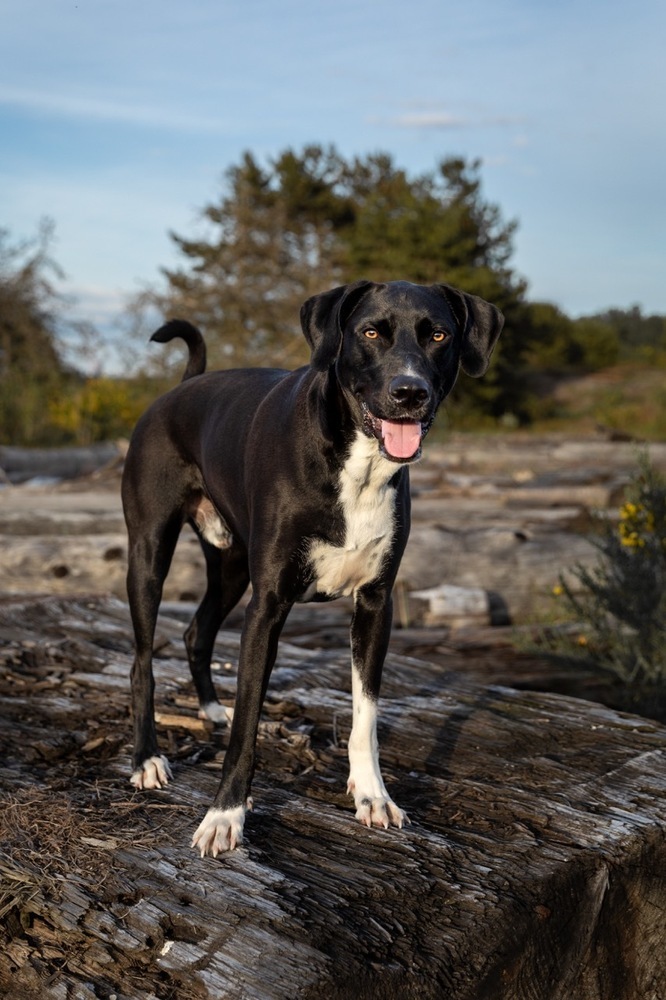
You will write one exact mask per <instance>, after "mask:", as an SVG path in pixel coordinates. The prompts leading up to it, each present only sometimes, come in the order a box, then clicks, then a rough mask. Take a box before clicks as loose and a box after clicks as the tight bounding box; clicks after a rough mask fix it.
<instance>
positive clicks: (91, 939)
mask: <svg viewBox="0 0 666 1000" xmlns="http://www.w3.org/2000/svg"><path fill="white" fill-rule="evenodd" d="M181 631H182V624H180V623H178V622H177V621H175V620H173V619H170V618H166V617H163V618H161V619H160V625H159V635H158V647H159V649H158V656H157V659H156V680H157V707H158V712H159V713H160V717H161V718H162V719H163V721H164V722H166V723H167V725H161V726H160V733H161V738H162V740H163V746H164V748H165V750H166V752H167V753H168V755H169V757H170V759H171V760H172V762H173V767H174V774H175V781H174V783H173V785H172V786H170V787H169V789H167V790H165V791H163V792H151V793H136V792H134V791H133V789H132V788H131V786H130V785H129V782H128V777H129V742H128V741H129V738H130V723H129V717H128V701H129V699H128V674H129V668H130V663H131V647H130V628H129V621H128V614H127V609H126V607H125V605H124V604H122V603H121V602H120V601H115V600H92V599H83V598H82V599H79V600H77V599H60V600H56V599H44V600H41V601H39V600H32V601H30V600H27V599H26V600H20V599H12V600H10V601H6V602H5V603H4V604H2V605H0V643H1V644H2V648H1V650H0V667H1V670H0V696H1V702H2V722H0V744H1V749H2V761H3V763H2V765H1V767H0V776H1V779H2V788H3V798H4V803H3V811H2V823H1V825H2V841H3V843H2V861H1V862H0V875H1V876H2V889H1V895H0V914H1V915H2V934H3V940H2V944H1V949H0V951H1V957H0V990H2V991H4V995H6V996H11V997H39V998H40V1000H41V998H44V1000H51V998H53V1000H56V998H57V1000H60V998H65V997H69V996H76V997H77V1000H88V998H93V997H95V998H102V997H103V998H109V997H110V996H111V995H112V994H115V996H116V997H118V998H120V1000H148V998H153V997H159V998H175V997H177V998H178V1000H189V998H203V997H211V998H221V997H230V998H241V997H243V998H253V1000H254V998H259V1000H263V998H266V1000H283V998H284V1000H291V998H294V997H304V998H320V997H326V998H347V997H349V998H361V1000H366V998H367V1000H370V998H375V997H377V998H380V997H381V998H382V1000H386V998H390V997H394V996H395V997H401V998H417V997H418V998H441V997H446V998H448V1000H485V998H487V1000H529V998H535V1000H560V998H561V1000H602V998H603V1000H609V998H612V1000H634V998H636V1000H638V998H641V1000H642V998H645V1000H647V998H651V1000H659V998H661V997H666V947H665V946H664V944H665V942H664V930H663V913H664V909H665V907H666V730H664V729H663V728H660V727H659V726H658V725H657V724H655V723H651V722H648V721H646V720H643V719H639V718H634V717H631V716H622V715H619V714H616V713H614V712H612V711H610V710H607V709H604V708H602V707H600V706H598V705H594V704H591V703H586V702H582V701H578V700H576V699H571V698H564V697H560V696H557V695H547V694H541V693H534V692H531V693H530V692H523V693H518V692H516V691H513V690H510V689H508V688H505V687H501V686H490V687H483V686H481V685H478V684H473V683H471V682H469V681H468V680H466V679H465V678H464V676H462V675H461V674H460V673H457V672H456V671H455V669H451V670H445V669H443V668H442V667H441V666H439V667H436V666H433V665H432V664H430V663H427V662H422V661H419V660H416V659H412V658H409V657H406V656H398V655H393V656H390V657H389V658H388V660H387V664H386V669H385V683H384V688H383V698H382V711H381V719H382V722H381V725H380V746H381V754H382V761H383V767H384V772H385V776H386V779H387V784H388V786H389V789H390V791H391V794H392V795H393V797H394V798H395V799H396V801H397V802H398V803H399V804H400V805H401V806H403V808H405V809H407V811H408V812H409V814H410V816H411V818H412V825H411V826H410V827H408V828H407V829H405V830H403V831H396V830H392V831H388V832H387V831H383V830H372V831H371V830H366V829H365V828H362V827H360V826H359V825H358V824H357V823H356V822H355V820H354V817H353V810H352V808H351V800H350V799H348V798H347V796H346V795H345V794H344V788H345V779H346V772H347V767H346V738H347V736H348V733H349V729H350V721H351V720H350V707H351V699H350V695H349V669H348V654H347V653H346V652H343V651H341V650H336V649H329V650H315V649H307V648H303V647H298V646H296V645H293V644H289V643H283V644H282V646H281V651H280V656H279V658H278V665H277V667H276V669H275V671H274V673H273V678H272V682H271V686H270V689H269V698H268V702H267V705H266V711H265V713H264V717H263V722H262V725H261V732H260V735H259V741H258V767H257V776H256V779H255V788H254V793H255V806H256V808H255V812H254V813H252V814H250V815H249V816H248V820H247V824H246V838H247V843H246V845H245V846H244V847H243V848H241V849H240V850H238V851H236V852H235V853H233V854H231V855H230V856H227V857H223V858H222V859H218V860H216V861H214V860H212V859H206V860H203V861H202V860H201V859H200V858H199V857H198V856H197V855H196V854H195V853H194V852H193V851H191V850H190V848H189V841H190V837H191V834H192V831H193V829H194V828H195V827H196V825H197V824H198V822H199V820H200V819H201V817H202V815H203V813H204V811H205V810H206V808H207V806H208V803H209V802H210V799H211V797H212V795H213V793H214V790H215V787H216V785H217V781H218V774H219V766H220V759H221V757H222V755H223V754H224V748H225V745H226V732H225V730H224V729H220V728H213V727H212V726H211V725H206V724H204V723H201V722H199V721H198V720H197V719H196V705H195V700H194V696H193V691H192V688H191V684H190V681H189V677H188V671H187V666H186V663H185V660H184V654H183V649H182V643H181V640H180V633H181ZM237 652H238V637H237V635H236V634H234V633H231V632H224V633H222V634H221V636H220V639H219V642H218V647H217V655H218V660H219V665H218V669H217V671H216V679H217V684H218V689H219V691H220V695H221V698H222V699H223V700H225V701H227V702H228V703H231V702H232V700H233V692H234V686H235V665H236V662H237ZM450 662H451V666H452V668H454V667H455V666H456V661H455V657H453V656H451V657H450Z"/></svg>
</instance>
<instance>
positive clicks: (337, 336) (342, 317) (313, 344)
mask: <svg viewBox="0 0 666 1000" xmlns="http://www.w3.org/2000/svg"><path fill="white" fill-rule="evenodd" d="M371 285H372V282H371V281H355V282H354V283H353V284H352V285H340V286H339V287H338V288H332V289H331V290H330V291H329V292H322V293H321V294H320V295H313V296H312V298H311V299H307V300H306V301H305V302H304V303H303V305H302V306H301V327H302V328H303V333H304V334H305V339H306V340H307V342H308V344H309V345H310V350H311V351H312V358H311V364H312V367H313V368H316V369H317V371H326V370H327V369H328V368H330V366H331V365H332V364H335V361H336V360H337V357H338V354H339V353H340V348H341V346H342V328H343V326H344V324H345V323H346V322H347V320H348V319H349V317H350V316H351V314H352V311H353V309H354V307H355V306H356V305H358V303H359V302H360V300H361V298H362V297H363V295H364V294H365V292H366V291H367V290H368V288H370V286H371Z"/></svg>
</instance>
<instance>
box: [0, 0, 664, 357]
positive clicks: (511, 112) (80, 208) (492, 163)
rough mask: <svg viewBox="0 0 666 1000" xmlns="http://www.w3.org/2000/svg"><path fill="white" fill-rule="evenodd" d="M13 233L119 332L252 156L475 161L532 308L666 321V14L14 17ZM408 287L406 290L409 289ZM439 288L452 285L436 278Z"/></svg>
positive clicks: (2, 156)
mask: <svg viewBox="0 0 666 1000" xmlns="http://www.w3.org/2000/svg"><path fill="white" fill-rule="evenodd" d="M0 15H1V17H2V22H1V23H2V31H1V32H0V228H4V229H6V230H8V231H9V233H10V235H11V238H12V241H18V240H23V239H27V238H29V237H31V236H33V235H34V234H35V233H36V231H37V227H38V224H39V220H40V219H42V218H44V217H49V218H50V219H52V220H53V221H54V223H55V233H56V237H55V242H54V245H53V248H52V249H53V256H54V257H55V259H56V260H57V261H58V263H59V264H60V266H61V267H62V268H63V270H64V272H65V274H66V278H65V279H64V280H63V281H62V282H61V286H60V287H61V290H62V291H63V292H64V293H66V294H67V295H69V296H71V297H72V299H73V305H72V310H73V313H75V314H76V315H77V316H78V317H79V318H85V319H87V320H89V321H91V322H92V323H94V324H95V325H96V326H97V327H98V328H99V329H100V330H101V331H103V332H107V333H108V336H109V337H112V335H113V333H112V331H113V329H114V326H115V325H116V321H117V319H118V317H119V316H120V315H121V314H122V311H123V309H124V308H125V305H126V303H127V301H128V300H129V298H130V297H131V296H132V295H134V294H136V293H137V292H138V291H140V290H141V289H142V288H144V287H146V286H147V285H155V284H157V285H159V284H160V280H161V276H160V268H162V267H169V266H173V265H174V264H176V263H177V261H178V256H177V252H176V249H175V246H174V244H173V242H172V240H171V239H170V237H169V232H176V233H178V234H179V235H181V236H188V237H191V236H194V235H196V233H197V232H198V231H200V229H201V210H202V209H203V208H204V207H205V206H206V205H208V204H210V203H211V202H215V201H217V200H219V198H220V196H221V194H222V191H223V189H224V188H223V185H224V174H225V171H226V170H227V169H228V168H229V167H230V166H232V165H233V164H236V163H238V162H239V160H240V157H241V156H242V154H243V152H244V151H246V150H251V151H252V152H253V153H254V154H255V155H256V156H257V157H258V158H259V159H261V160H266V159H268V158H270V157H271V156H274V155H276V154H277V153H279V152H281V151H282V150H284V149H286V148H293V149H296V150H300V149H302V148H303V146H305V145H306V144H310V143H317V144H322V145H328V144H333V145H335V146H336V147H337V149H338V150H339V152H340V153H342V154H343V155H344V156H346V157H352V156H354V155H361V156H363V155H367V154H369V153H374V152H378V151H383V152H388V153H390V154H391V155H392V156H393V159H394V162H395V163H396V165H397V166H399V167H403V168H405V169H406V170H407V171H408V173H410V174H419V173H423V172H425V171H431V170H434V169H435V167H436V166H437V164H438V162H439V161H440V160H442V159H443V158H445V157H448V156H462V157H464V158H465V159H467V160H470V161H471V160H475V159H477V158H478V159H480V160H481V161H482V166H481V180H482V193H483V197H484V199H485V200H487V201H489V202H491V203H494V204H497V205H498V206H499V208H500V210H501V213H502V218H503V220H504V221H507V222H508V221H510V220H516V221H517V223H518V229H517V232H516V235H515V239H514V247H515V252H514V255H513V258H512V265H513V267H514V269H515V271H516V272H517V273H518V274H519V275H521V276H522V277H523V278H525V279H526V280H527V282H528V297H529V298H530V299H532V300H545V301H550V302H553V303H555V304H556V305H558V306H559V307H560V308H562V309H563V310H564V311H565V312H566V313H568V314H569V315H571V316H578V315H583V314H589V313H594V312H597V311H600V310H603V309H605V308H608V307H620V308H628V307H630V306H632V305H634V304H637V305H639V306H640V307H641V308H642V309H643V310H644V311H645V312H647V313H652V312H658V313H663V314H666V190H665V189H666V59H665V58H664V40H665V38H666V4H664V3H663V0H634V3H633V4H631V5H629V4H627V3H626V0H621V2H619V0H559V2H557V3H555V2H553V0H548V2H546V0H365V2H364V3H359V2H358V0H335V3H331V2H325V0H323V2H319V3H317V2H316V0H243V2H239V0H190V2H189V3H183V2H182V0H178V2H175V0H0ZM405 277H406V278H408V277H409V275H405ZM442 280H443V281H445V280H446V275H445V274H442Z"/></svg>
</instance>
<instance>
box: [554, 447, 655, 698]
mask: <svg viewBox="0 0 666 1000" xmlns="http://www.w3.org/2000/svg"><path fill="white" fill-rule="evenodd" d="M593 544H594V545H595V546H596V547H597V549H598V550H599V552H600V559H599V560H598V562H597V563H596V564H595V565H593V566H592V567H590V568H588V567H585V566H580V565H579V566H577V567H575V569H574V570H573V576H574V577H575V578H576V579H577V581H578V584H579V587H573V586H572V585H570V584H569V583H568V582H567V581H566V580H565V578H564V577H561V578H560V585H559V587H557V588H556V592H557V593H559V594H560V595H561V597H562V598H563V599H564V601H565V603H566V604H567V605H568V610H569V612H571V613H573V616H574V617H575V618H576V620H577V622H578V623H579V624H578V625H577V626H576V628H575V629H574V630H567V631H566V633H565V634H560V635H559V637H558V638H557V640H556V641H553V642H552V646H553V651H554V652H556V653H557V654H559V656H563V655H564V656H566V658H567V659H569V660H571V659H573V660H576V661H577V662H582V663H583V664H584V665H585V666H588V667H590V666H591V667H595V668H598V669H599V668H600V669H602V670H605V671H610V672H611V673H612V674H614V675H615V676H616V677H617V678H618V679H619V680H620V681H622V682H623V683H624V684H626V685H636V686H637V687H645V686H646V685H647V686H652V687H653V688H654V689H655V693H656V687H657V686H658V687H660V688H664V686H665V685H666V480H665V479H664V478H663V477H662V476H660V475H659V474H658V473H657V472H656V471H655V469H654V468H653V466H652V465H651V463H650V461H649V458H648V456H647V454H645V455H642V456H641V458H640V460H639V471H638V474H637V475H636V476H635V478H634V479H633V480H632V483H631V484H630V487H629V488H628V491H627V497H626V500H625V503H624V504H623V505H622V507H621V508H620V511H619V520H618V521H617V522H611V521H607V522H606V523H605V524H604V526H603V531H602V533H601V536H600V537H599V538H598V539H596V540H595V541H594V542H593Z"/></svg>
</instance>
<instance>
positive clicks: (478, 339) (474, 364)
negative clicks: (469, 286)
mask: <svg viewBox="0 0 666 1000" xmlns="http://www.w3.org/2000/svg"><path fill="white" fill-rule="evenodd" d="M439 287H440V288H441V290H442V291H443V292H444V295H445V297H446V300H447V302H448V303H449V305H450V306H451V308H452V309H453V312H454V314H455V316H456V319H457V320H458V322H459V324H460V329H461V330H462V346H461V349H460V365H461V367H462V370H463V371H464V372H465V373H466V374H467V375H472V376H473V378H479V376H480V375H483V374H485V372H486V371H487V370H488V365H489V364H490V357H491V355H492V353H493V348H494V347H495V344H496V343H497V338H498V337H499V335H500V333H501V332H502V327H503V326H504V316H503V315H502V313H501V312H500V311H499V309H498V308H497V306H494V305H491V303H490V302H486V300H485V299H481V298H479V297H478V295H469V294H468V293H467V292H461V291H459V290H458V289H457V288H452V287H451V286H450V285H440V286H439Z"/></svg>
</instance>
